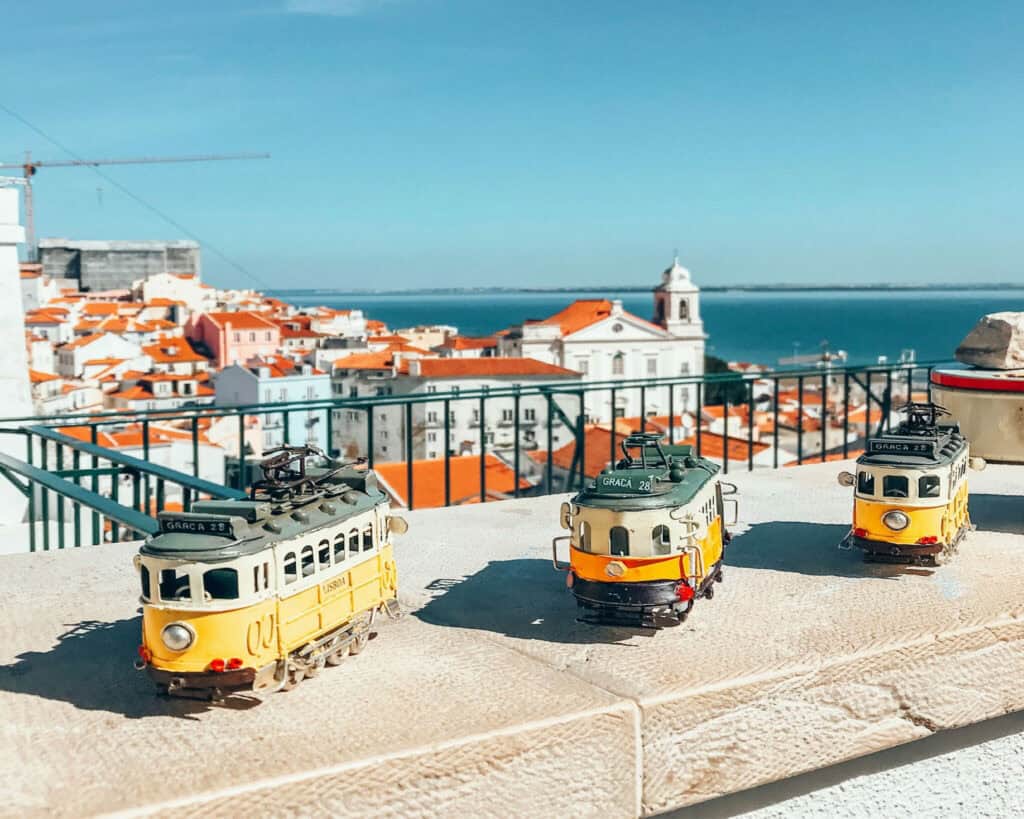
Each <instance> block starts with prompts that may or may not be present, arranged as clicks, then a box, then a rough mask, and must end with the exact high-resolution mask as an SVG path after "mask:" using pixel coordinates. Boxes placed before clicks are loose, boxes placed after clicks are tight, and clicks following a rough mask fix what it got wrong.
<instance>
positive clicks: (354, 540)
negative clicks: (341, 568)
mask: <svg viewBox="0 0 1024 819" xmlns="http://www.w3.org/2000/svg"><path fill="white" fill-rule="evenodd" d="M348 553H349V554H350V555H357V554H359V530H358V529H350V530H349V533H348Z"/></svg>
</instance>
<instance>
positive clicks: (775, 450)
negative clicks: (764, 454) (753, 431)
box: [772, 376, 779, 469]
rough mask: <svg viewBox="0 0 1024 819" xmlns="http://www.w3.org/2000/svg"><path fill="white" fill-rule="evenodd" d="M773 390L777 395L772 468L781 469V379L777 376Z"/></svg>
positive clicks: (773, 421) (775, 400)
mask: <svg viewBox="0 0 1024 819" xmlns="http://www.w3.org/2000/svg"><path fill="white" fill-rule="evenodd" d="M772 380H773V381H774V385H773V390H774V393H775V396H774V398H772V404H773V405H774V413H775V417H774V418H773V419H772V468H773V469H778V468H779V377H778V376H775V378H774V379H772Z"/></svg>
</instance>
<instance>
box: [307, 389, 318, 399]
mask: <svg viewBox="0 0 1024 819" xmlns="http://www.w3.org/2000/svg"><path fill="white" fill-rule="evenodd" d="M314 397H316V387H306V398H314Z"/></svg>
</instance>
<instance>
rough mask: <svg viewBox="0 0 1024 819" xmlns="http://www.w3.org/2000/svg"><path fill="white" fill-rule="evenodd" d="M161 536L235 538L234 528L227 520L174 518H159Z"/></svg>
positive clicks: (188, 517)
mask: <svg viewBox="0 0 1024 819" xmlns="http://www.w3.org/2000/svg"><path fill="white" fill-rule="evenodd" d="M160 532H161V533H162V534H172V533H173V534H186V535H215V536H217V537H231V538H233V537H234V536H235V528H234V526H232V525H231V521H230V520H229V519H227V518H213V517H198V516H196V517H192V516H187V517H186V516H175V517H161V518H160Z"/></svg>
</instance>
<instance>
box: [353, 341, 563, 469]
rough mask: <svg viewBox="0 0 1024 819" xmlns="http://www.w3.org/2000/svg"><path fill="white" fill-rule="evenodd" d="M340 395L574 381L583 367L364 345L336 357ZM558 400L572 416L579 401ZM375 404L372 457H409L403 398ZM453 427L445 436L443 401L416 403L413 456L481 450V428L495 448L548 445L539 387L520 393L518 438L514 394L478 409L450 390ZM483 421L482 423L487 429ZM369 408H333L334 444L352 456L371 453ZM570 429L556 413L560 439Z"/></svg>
mask: <svg viewBox="0 0 1024 819" xmlns="http://www.w3.org/2000/svg"><path fill="white" fill-rule="evenodd" d="M333 377H334V391H335V396H336V397H347V398H359V397H369V396H391V395H394V396H404V395H409V396H419V395H430V394H433V393H448V392H451V393H461V392H467V391H469V390H481V389H490V390H495V389H502V388H506V389H507V388H510V387H515V386H522V387H527V386H534V385H537V384H550V383H556V384H560V385H561V384H567V383H568V384H571V383H574V382H578V381H579V378H580V374H579V373H578V372H573V371H571V370H567V369H564V368H562V367H558V366H556V365H553V364H548V363H545V362H541V361H535V360H532V359H523V358H471V359H454V358H410V359H405V358H403V357H402V356H401V354H398V355H395V354H392V353H388V352H380V353H364V354H361V355H356V356H350V357H349V358H343V359H339V360H338V361H337V362H335V369H334V375H333ZM557 401H558V406H560V407H561V408H562V410H563V411H564V412H565V414H566V415H567V416H569V418H570V419H575V417H576V416H577V415H578V406H574V404H577V403H578V402H575V401H574V400H573V399H566V398H565V397H560V398H559V399H558V400H557ZM372 412H373V448H374V450H373V451H374V459H375V460H380V461H397V460H404V459H405V457H406V415H405V408H404V407H403V406H401V405H378V406H376V407H374V408H373V409H372ZM448 412H449V418H448V424H449V435H448V441H447V442H446V441H445V434H444V427H445V418H444V403H443V401H438V402H436V403H435V402H424V403H418V404H413V405H412V429H411V432H412V456H413V458H416V459H423V458H426V459H432V458H443V457H444V453H445V448H446V447H447V449H448V451H449V452H451V453H452V454H454V455H468V454H475V453H479V452H480V444H481V435H482V436H483V439H484V442H485V446H486V448H487V449H488V450H489V451H490V450H494V451H501V450H506V451H511V450H513V449H515V447H516V446H517V445H518V447H519V448H520V449H523V450H531V449H536V448H537V447H538V446H547V401H546V399H545V398H544V397H542V396H538V395H530V396H523V397H521V398H520V400H519V433H520V437H519V441H518V442H517V441H516V439H515V399H514V398H513V397H512V396H507V397H489V398H487V399H486V401H485V403H484V417H483V419H481V417H480V400H479V398H477V397H469V398H465V399H458V398H452V399H451V400H450V403H449V407H448ZM481 423H482V425H483V429H481ZM368 427H369V422H368V420H367V410H361V409H339V410H335V413H334V448H335V449H337V450H338V451H340V452H341V453H342V454H343V455H345V456H348V457H354V456H356V455H360V454H366V453H367V448H368V447H367V440H368V434H369V428H368ZM571 437H572V432H571V431H570V430H568V429H566V427H565V426H564V424H563V423H562V422H561V420H559V418H558V417H557V414H556V416H555V417H554V418H553V424H552V440H553V445H554V446H559V445H560V444H562V443H565V442H566V441H568V440H569V439H570V438H571Z"/></svg>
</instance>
